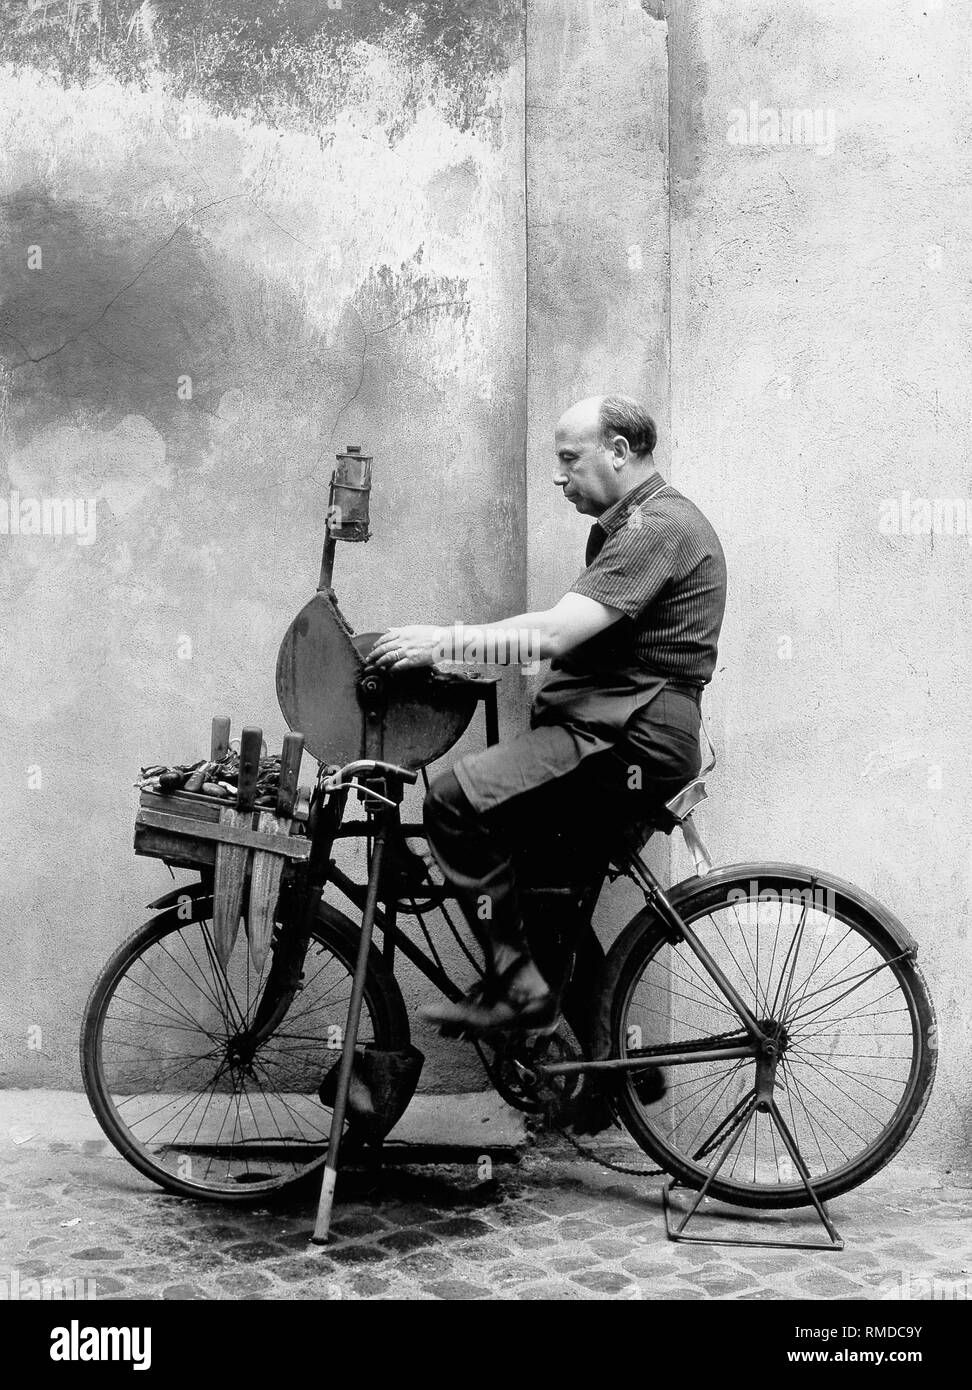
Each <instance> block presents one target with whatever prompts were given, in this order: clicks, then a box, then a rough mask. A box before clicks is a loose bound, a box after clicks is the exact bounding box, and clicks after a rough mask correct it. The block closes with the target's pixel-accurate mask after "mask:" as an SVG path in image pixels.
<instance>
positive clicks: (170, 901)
mask: <svg viewBox="0 0 972 1390" xmlns="http://www.w3.org/2000/svg"><path fill="white" fill-rule="evenodd" d="M212 896H213V885H212V883H211V882H206V883H202V882H200V883H184V884H182V886H181V887H179V888H170V889H169V891H168V893H163V894H162V896H161V898H156V899H155V902H154V903H147V904H146V906H147V907H148V908H149V909H150V910H153V911H154V910H155V909H156V908H163V907H177V906H178V905H179V903H180V902H181V901H182V899H183V898H211V897H212Z"/></svg>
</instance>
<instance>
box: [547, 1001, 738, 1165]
mask: <svg viewBox="0 0 972 1390" xmlns="http://www.w3.org/2000/svg"><path fill="white" fill-rule="evenodd" d="M743 1032H744V1030H743V1029H741V1028H735V1029H733V1030H732V1031H731V1032H728V1033H713V1034H712V1035H711V1036H710V1037H708V1038H697V1039H696V1040H695V1041H694V1042H687V1043H680V1044H679V1051H680V1052H703V1051H704V1050H705V1049H706V1048H707V1047H711V1046H712V1044H713V1043H720V1042H728V1041H729V1039H731V1038H738V1037H739V1036H740V1034H741V1033H743ZM671 1050H672V1044H671V1043H659V1044H658V1045H657V1046H655V1047H639V1048H637V1049H636V1050H635V1051H632V1052H629V1053H628V1056H629V1057H650V1056H652V1055H656V1056H657V1055H659V1054H663V1053H665V1052H671ZM542 1084H543V1083H542V1082H541V1085H542ZM546 1089H547V1090H548V1091H549V1092H550V1094H551V1095H553V1094H554V1093H553V1092H552V1091H551V1090H550V1088H549V1087H547V1088H546ZM747 1113H748V1111H744V1112H743V1115H745V1114H747ZM553 1114H554V1111H553V1107H550V1109H547V1108H546V1107H545V1109H544V1119H545V1120H546V1122H547V1123H548V1124H549V1126H550V1127H551V1128H552V1129H554V1130H556V1132H557V1133H558V1134H559V1135H560V1136H561V1138H562V1139H566V1140H567V1143H568V1144H569V1145H570V1146H571V1148H572V1149H573V1150H574V1151H575V1153H578V1154H579V1155H580V1156H581V1158H586V1159H587V1160H588V1161H589V1162H591V1163H596V1164H597V1165H598V1166H599V1167H601V1168H607V1169H608V1170H609V1171H610V1172H612V1173H622V1174H623V1175H624V1176H625V1177H629V1178H658V1177H662V1176H664V1175H666V1174H667V1173H668V1170H667V1169H666V1168H631V1167H629V1165H628V1164H626V1163H612V1162H611V1160H610V1159H608V1158H604V1157H602V1156H601V1155H600V1154H599V1153H597V1152H596V1150H594V1149H591V1148H588V1146H587V1145H586V1144H582V1143H581V1142H580V1140H579V1139H577V1138H576V1137H575V1136H574V1135H573V1134H571V1133H570V1132H569V1131H568V1130H567V1129H565V1128H564V1127H563V1126H562V1125H559V1124H557V1122H556V1121H555V1120H554V1118H553ZM741 1118H742V1117H740V1116H737V1115H732V1114H729V1115H727V1116H726V1118H725V1119H724V1120H723V1121H722V1123H721V1124H719V1125H717V1126H716V1128H715V1129H714V1130H713V1132H712V1134H711V1135H710V1137H709V1139H708V1141H707V1142H706V1143H705V1145H704V1146H703V1147H702V1148H701V1149H700V1150H699V1152H698V1153H697V1154H695V1155H694V1160H695V1161H696V1162H697V1161H698V1160H699V1159H701V1158H706V1157H707V1156H708V1155H709V1154H710V1153H711V1152H712V1150H713V1149H714V1148H717V1147H718V1145H719V1144H720V1143H721V1141H722V1132H723V1130H724V1129H725V1128H726V1126H727V1125H728V1124H729V1122H730V1121H732V1120H736V1121H740V1122H741ZM668 1176H671V1175H670V1174H668Z"/></svg>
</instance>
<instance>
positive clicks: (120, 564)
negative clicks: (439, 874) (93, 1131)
mask: <svg viewBox="0 0 972 1390" xmlns="http://www.w3.org/2000/svg"><path fill="white" fill-rule="evenodd" d="M256 14H257V19H256V22H249V23H247V24H246V25H243V24H241V22H240V21H241V19H243V18H244V17H247V18H249V20H250V21H252V20H253V9H252V7H249V6H244V5H241V4H230V3H219V4H203V3H198V4H186V5H174V6H166V7H163V6H152V5H141V6H135V5H129V6H123V7H119V8H115V9H114V10H113V11H112V12H111V13H109V12H108V9H107V7H102V6H98V5H96V4H91V5H85V4H80V5H72V6H70V7H68V6H44V7H32V8H31V9H30V10H25V9H24V7H22V6H12V5H5V6H4V26H3V32H2V36H0V65H2V67H0V124H2V128H3V129H4V131H5V140H4V145H3V150H2V154H0V219H2V237H0V246H2V250H0V255H2V266H0V287H2V288H0V352H2V367H0V429H2V450H3V459H4V463H5V470H6V471H5V477H4V487H3V488H2V489H0V495H2V496H3V498H4V499H5V500H9V499H10V498H11V497H13V496H16V497H18V498H19V499H21V500H23V499H29V498H35V497H36V498H38V499H51V498H54V499H58V498H74V497H79V498H95V499H96V501H97V533H96V538H95V539H94V541H93V543H91V544H88V545H78V544H76V543H75V541H74V540H73V539H72V538H66V537H62V538H60V539H55V538H54V537H52V536H45V535H37V536H33V535H19V536H6V535H5V536H3V537H2V538H0V596H2V606H3V614H4V642H5V657H6V679H5V681H4V683H3V687H2V693H0V703H2V708H0V766H2V768H3V790H2V797H0V814H2V837H3V845H4V849H3V852H2V855H0V923H2V926H0V932H2V937H3V951H4V961H5V971H4V976H5V980H4V986H3V1026H2V1044H0V1046H2V1052H0V1076H2V1079H3V1081H4V1082H5V1083H6V1084H14V1085H41V1086H57V1085H72V1086H73V1085H76V1084H77V1070H76V1060H75V1047H76V1042H75V1034H76V1029H77V1025H78V1021H79V1018H80V1012H81V1008H82V1005H83V1002H84V998H85V995H86V991H87V989H88V987H89V985H90V983H91V981H92V979H93V975H94V973H95V971H96V969H97V968H98V966H99V964H100V962H101V961H103V960H104V959H106V958H107V955H108V954H109V952H110V950H111V949H112V948H113V947H114V946H115V945H116V944H118V942H119V941H120V940H121V939H122V938H123V937H124V936H125V935H127V933H128V932H129V931H131V930H132V929H134V927H135V926H137V925H138V923H139V922H140V921H141V920H143V919H144V917H145V916H146V914H145V913H144V911H143V910H142V904H144V903H146V902H148V901H149V899H151V898H153V897H155V896H157V895H158V893H159V891H161V890H162V889H163V888H164V887H165V884H166V882H167V876H165V875H164V874H163V873H162V870H161V865H160V864H159V863H158V862H157V861H156V862H153V861H145V860H135V859H134V858H133V855H132V853H131V823H132V819H133V814H134V805H135V797H134V793H133V792H132V779H133V776H134V774H135V772H136V770H137V768H138V767H139V765H143V764H146V763H151V762H155V761H157V760H162V761H170V760H171V761H183V760H185V759H186V758H189V757H195V756H197V755H198V753H199V750H200V749H203V750H205V748H206V747H207V746H208V737H209V734H208V730H209V722H210V718H211V716H212V715H213V714H214V713H216V712H221V711H226V712H230V713H231V714H232V717H233V720H234V725H235V727H236V728H237V730H238V728H239V727H240V726H241V725H242V724H243V723H245V722H252V723H260V724H262V725H263V727H264V728H265V730H266V733H267V737H268V740H269V742H270V744H271V746H277V747H279V742H280V738H281V735H282V733H283V722H282V719H281V716H280V714H279V711H278V709H277V704H276V697H275V692H274V664H275V659H276V651H277V646H278V644H279V641H280V638H281V637H282V635H283V632H284V631H285V629H286V627H287V624H288V622H289V621H290V618H291V616H292V615H293V614H294V613H295V612H296V611H297V610H298V608H299V607H300V606H301V605H302V603H303V602H304V601H306V599H307V598H308V597H309V596H310V594H311V593H312V592H313V590H314V588H315V587H316V583H317V574H318V568H319V562H320V547H321V541H322V534H323V517H324V510H325V503H326V496H327V492H326V486H327V479H328V476H329V474H330V469H331V466H332V462H333V455H334V453H335V451H336V450H338V449H343V448H344V446H345V444H346V443H347V442H348V441H355V442H358V443H361V444H363V445H365V446H366V448H367V451H368V452H370V453H372V454H373V455H374V457H375V475H374V476H375V487H374V493H373V497H372V530H373V532H374V539H373V541H372V542H371V544H370V545H368V546H354V547H351V546H341V547H339V549H338V555H337V563H336V569H335V585H336V588H337V591H338V594H339V596H340V598H341V601H342V605H343V607H344V609H345V611H346V613H347V616H348V618H349V620H350V621H351V622H352V623H353V624H354V626H355V627H357V628H359V629H373V628H380V627H381V626H382V625H387V623H389V622H392V621H396V620H397V621H400V622H402V621H413V620H422V619H426V620H438V621H444V622H445V621H449V622H451V621H453V620H455V619H457V618H466V619H467V620H468V619H469V617H470V615H471V614H475V615H476V616H477V617H480V616H481V617H486V618H491V617H500V616H502V615H504V614H508V613H510V612H515V611H518V610H519V609H520V608H521V607H522V604H523V595H524V574H525V559H524V542H523V531H522V526H523V508H522V493H523V477H522V460H523V436H524V412H525V398H524V386H523V380H524V370H523V353H524V252H523V224H524V215H523V214H524V210H523V190H522V183H523V179H522V148H523V128H522V122H523V63H522V10H521V5H520V4H519V3H518V0H513V2H512V3H507V0H491V3H487V4H479V3H477V4H476V5H475V6H471V5H468V6H458V7H457V6H455V5H447V4H443V3H439V0H430V3H416V4H400V3H399V4H382V5H367V6H366V5H353V4H351V3H347V4H345V5H344V6H341V7H337V6H335V7H329V6H324V5H321V4H309V3H298V0H287V3H281V4H277V5H275V6H273V7H268V9H267V10H266V11H264V10H263V9H262V8H260V9H258V10H257V12H256ZM31 248H33V249H31ZM468 737H469V738H470V739H471V740H473V741H475V739H477V738H478V739H480V740H481V737H482V734H481V730H479V729H477V731H476V732H475V733H474V734H473V733H471V734H470V735H469V736H468ZM305 776H306V774H305ZM416 809H417V808H416ZM411 988H412V989H414V981H413V982H412V985H411ZM31 1029H33V1030H37V1029H39V1030H40V1031H39V1033H38V1032H36V1031H34V1032H32V1033H29V1031H28V1030H31ZM29 1038H30V1039H33V1044H32V1045H29V1043H28V1039H29ZM38 1039H40V1045H39V1046H38V1045H36V1043H37V1040H38ZM457 1066H458V1070H456V1068H457ZM450 1067H451V1068H452V1070H451V1071H450ZM463 1068H465V1070H464V1069H463ZM477 1076H478V1071H477V1070H476V1068H475V1066H473V1067H471V1068H470V1067H468V1065H467V1063H466V1060H465V1051H464V1050H462V1049H456V1048H454V1047H453V1048H451V1049H449V1048H445V1049H444V1052H443V1061H442V1068H441V1069H440V1071H439V1072H436V1070H435V1068H434V1067H433V1068H432V1069H431V1071H430V1073H429V1078H428V1079H429V1084H431V1085H433V1086H437V1085H438V1086H442V1087H444V1088H446V1089H449V1088H451V1087H453V1086H455V1085H457V1084H458V1085H471V1084H477V1081H476V1077H477Z"/></svg>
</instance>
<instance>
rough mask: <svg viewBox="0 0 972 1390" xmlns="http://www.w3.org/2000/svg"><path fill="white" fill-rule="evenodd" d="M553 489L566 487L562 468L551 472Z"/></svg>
mask: <svg viewBox="0 0 972 1390" xmlns="http://www.w3.org/2000/svg"><path fill="white" fill-rule="evenodd" d="M553 484H554V487H565V486H566V485H567V474H566V473H565V472H564V470H563V469H562V468H555V469H554V471H553Z"/></svg>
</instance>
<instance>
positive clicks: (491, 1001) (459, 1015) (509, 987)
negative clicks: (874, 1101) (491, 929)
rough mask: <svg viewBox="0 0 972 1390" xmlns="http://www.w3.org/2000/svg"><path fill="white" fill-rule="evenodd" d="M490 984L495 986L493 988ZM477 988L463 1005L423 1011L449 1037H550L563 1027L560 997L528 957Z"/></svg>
mask: <svg viewBox="0 0 972 1390" xmlns="http://www.w3.org/2000/svg"><path fill="white" fill-rule="evenodd" d="M490 984H493V985H494V987H493V988H490ZM490 984H487V983H486V982H485V981H482V982H480V983H479V984H478V985H474V986H473V988H472V990H471V991H470V992H469V994H468V995H467V996H466V998H465V999H464V1000H462V1002H461V1003H459V1004H450V1003H446V1002H443V1003H441V1004H430V1005H428V1006H427V1007H426V1008H424V1009H421V1010H420V1011H419V1012H420V1016H421V1017H422V1018H423V1019H425V1020H426V1022H427V1023H434V1024H436V1025H437V1026H438V1028H439V1030H440V1031H441V1032H442V1033H443V1035H444V1036H446V1037H454V1038H462V1037H467V1036H476V1037H482V1036H484V1035H485V1034H489V1033H506V1032H512V1031H516V1032H529V1033H538V1034H541V1035H546V1034H548V1033H555V1032H556V1031H557V1029H558V1027H559V1026H560V1009H559V1005H558V1000H557V996H556V995H555V994H554V993H553V992H552V991H551V990H550V989H549V987H548V986H547V983H546V981H545V980H544V978H543V976H542V975H541V974H540V972H539V970H538V969H537V967H536V966H535V965H534V964H533V961H532V960H530V959H529V958H528V957H525V958H521V959H520V960H519V961H516V962H514V964H513V965H511V966H510V967H509V968H508V969H507V970H505V971H504V972H503V974H502V975H500V976H499V977H498V978H497V979H496V980H495V982H492V981H491V982H490Z"/></svg>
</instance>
